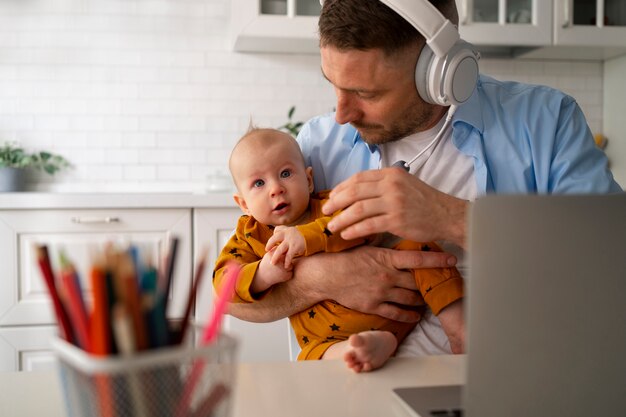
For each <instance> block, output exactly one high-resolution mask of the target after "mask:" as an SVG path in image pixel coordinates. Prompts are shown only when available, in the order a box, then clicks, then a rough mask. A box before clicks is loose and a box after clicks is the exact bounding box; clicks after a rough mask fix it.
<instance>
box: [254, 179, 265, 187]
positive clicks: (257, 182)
mask: <svg viewBox="0 0 626 417" xmlns="http://www.w3.org/2000/svg"><path fill="white" fill-rule="evenodd" d="M263 185H265V181H263V180H256V181H255V182H254V184H253V186H254V187H257V188H258V187H263Z"/></svg>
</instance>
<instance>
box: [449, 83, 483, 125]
mask: <svg viewBox="0 0 626 417" xmlns="http://www.w3.org/2000/svg"><path fill="white" fill-rule="evenodd" d="M482 78H483V76H480V77H479V79H478V83H477V84H476V89H474V92H473V93H472V95H471V97H470V98H469V99H468V100H467V101H466V102H465V103H463V104H462V105H460V106H459V108H458V109H457V111H456V113H455V114H454V123H456V122H464V123H467V124H469V125H470V126H472V127H473V128H474V129H476V130H478V131H479V132H480V133H481V134H482V133H483V131H484V127H485V126H484V122H483V117H482V107H481V104H480V93H479V90H481V89H482Z"/></svg>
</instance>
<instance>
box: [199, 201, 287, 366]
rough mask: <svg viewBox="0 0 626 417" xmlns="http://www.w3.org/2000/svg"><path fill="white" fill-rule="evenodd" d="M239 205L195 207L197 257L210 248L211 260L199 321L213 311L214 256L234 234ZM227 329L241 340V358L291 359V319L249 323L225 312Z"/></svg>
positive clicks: (250, 360)
mask: <svg viewBox="0 0 626 417" xmlns="http://www.w3.org/2000/svg"><path fill="white" fill-rule="evenodd" d="M240 215H241V210H239V208H223V209H195V210H194V251H195V257H196V258H197V256H198V254H199V253H200V252H201V251H202V250H203V248H208V249H209V262H208V265H207V268H206V270H205V276H204V278H203V282H202V284H203V285H201V287H200V288H199V289H198V294H197V298H196V311H195V317H196V321H197V322H198V323H200V324H203V323H206V322H207V321H208V318H209V316H210V314H211V312H212V304H213V286H212V282H211V277H212V272H213V265H215V260H216V259H217V256H218V255H219V253H220V252H221V250H222V247H223V246H224V245H225V244H226V242H227V241H228V239H229V238H230V236H231V235H232V233H233V231H234V229H235V226H236V225H237V219H238V218H239V216H240ZM224 330H225V331H227V332H229V333H230V334H232V335H234V336H235V337H237V339H238V340H239V359H240V360H241V361H242V362H268V361H288V360H289V321H288V320H287V319H283V320H279V321H276V322H273V323H249V322H245V321H242V320H239V319H236V318H235V317H232V316H226V319H225V321H224Z"/></svg>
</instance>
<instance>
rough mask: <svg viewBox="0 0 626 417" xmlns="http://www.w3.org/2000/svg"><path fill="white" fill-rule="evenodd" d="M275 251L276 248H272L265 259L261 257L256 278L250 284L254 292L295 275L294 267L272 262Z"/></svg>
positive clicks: (261, 290)
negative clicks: (287, 267) (285, 266)
mask: <svg viewBox="0 0 626 417" xmlns="http://www.w3.org/2000/svg"><path fill="white" fill-rule="evenodd" d="M274 252H275V249H272V250H270V251H269V252H267V253H266V254H265V255H264V256H263V259H261V263H260V264H259V268H258V269H257V271H256V273H255V274H254V279H253V280H252V284H251V286H250V291H251V292H252V293H260V292H263V291H265V290H267V289H268V288H270V287H271V286H272V285H275V284H279V283H281V282H285V281H289V280H290V279H291V278H292V277H293V268H291V269H289V270H288V269H286V268H283V265H275V264H272V262H271V260H272V256H273V255H274Z"/></svg>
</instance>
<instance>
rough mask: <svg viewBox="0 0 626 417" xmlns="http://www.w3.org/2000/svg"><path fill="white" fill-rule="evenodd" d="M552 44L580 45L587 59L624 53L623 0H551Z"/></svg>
mask: <svg viewBox="0 0 626 417" xmlns="http://www.w3.org/2000/svg"><path fill="white" fill-rule="evenodd" d="M554 1H555V4H554V13H555V16H554V44H555V45H559V46H564V47H566V48H562V51H563V53H565V51H567V50H568V49H572V48H567V47H568V46H569V47H577V48H578V47H582V48H581V52H580V53H582V54H585V55H587V56H588V57H589V58H590V59H594V58H595V59H607V58H612V57H614V56H617V55H622V54H624V53H625V47H626V1H624V0H554Z"/></svg>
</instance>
